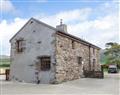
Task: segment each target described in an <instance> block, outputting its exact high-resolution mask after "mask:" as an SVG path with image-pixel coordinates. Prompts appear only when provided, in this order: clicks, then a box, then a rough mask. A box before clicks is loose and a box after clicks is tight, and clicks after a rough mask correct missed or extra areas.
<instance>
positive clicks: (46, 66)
mask: <svg viewBox="0 0 120 95" xmlns="http://www.w3.org/2000/svg"><path fill="white" fill-rule="evenodd" d="M40 60H41V70H42V71H48V70H50V67H51V66H50V57H41V58H40Z"/></svg>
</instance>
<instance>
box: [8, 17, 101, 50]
mask: <svg viewBox="0 0 120 95" xmlns="http://www.w3.org/2000/svg"><path fill="white" fill-rule="evenodd" d="M32 20H33V21H36V22H37V23H39V24H42V25H44V26H46V27H48V28H50V29H53V30H55V31H56V34H59V35H61V36H64V37H68V38H70V39H72V40H76V41H78V42H80V43H82V44H85V45H87V46H91V47H94V48H97V49H100V47H98V46H96V45H94V44H92V43H90V42H88V41H85V40H83V39H81V38H79V37H76V36H73V35H71V34H69V33H66V32H63V31H60V30H58V29H56V28H54V27H52V26H50V25H48V24H46V23H44V22H41V21H39V20H37V19H35V18H31V19H30V20H29V21H32ZM29 21H28V22H27V23H26V24H25V25H24V26H23V27H22V28H21V29H20V30H19V31H18V32H17V33H16V34H15V35H14V36H13V37H12V38H11V39H10V42H11V40H12V39H13V38H14V37H15V36H16V35H17V34H18V33H19V32H20V31H21V30H22V29H23V28H24V27H25V26H26V25H27V24H28V23H29Z"/></svg>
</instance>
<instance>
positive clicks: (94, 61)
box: [93, 59, 96, 70]
mask: <svg viewBox="0 0 120 95" xmlns="http://www.w3.org/2000/svg"><path fill="white" fill-rule="evenodd" d="M95 63H96V60H95V59H93V70H94V69H95Z"/></svg>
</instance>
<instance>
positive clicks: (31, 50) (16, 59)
mask: <svg viewBox="0 0 120 95" xmlns="http://www.w3.org/2000/svg"><path fill="white" fill-rule="evenodd" d="M31 20H33V19H31ZM31 20H30V21H31ZM30 21H29V22H28V23H27V25H26V26H25V27H24V28H23V29H22V30H21V32H19V33H18V34H17V35H16V36H15V37H14V38H13V39H12V40H11V62H12V64H11V67H10V79H11V80H16V79H18V81H25V82H35V81H36V76H35V72H36V71H35V67H34V66H30V65H32V64H33V65H34V64H35V62H36V58H37V56H42V55H48V56H51V70H50V72H49V75H47V74H48V73H46V75H47V76H48V77H46V78H47V79H46V78H45V79H44V80H46V81H48V80H53V79H54V65H53V64H52V63H54V59H55V57H54V52H55V47H54V40H55V37H54V36H53V34H54V33H55V30H54V29H51V28H49V27H46V26H45V25H43V24H40V23H38V22H36V21H34V20H33V23H32V24H30ZM33 31H35V32H33ZM21 37H22V38H24V40H26V42H25V43H26V45H25V46H26V49H25V51H24V52H22V53H16V52H15V41H16V39H19V38H21ZM39 41H41V43H40V44H39V43H38V42H39ZM44 74H45V73H44ZM44 74H43V73H41V75H44ZM46 81H45V83H47V82H46ZM43 83H44V82H43Z"/></svg>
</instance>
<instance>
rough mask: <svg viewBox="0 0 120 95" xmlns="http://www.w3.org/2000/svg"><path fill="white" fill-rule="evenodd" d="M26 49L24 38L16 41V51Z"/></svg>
mask: <svg viewBox="0 0 120 95" xmlns="http://www.w3.org/2000/svg"><path fill="white" fill-rule="evenodd" d="M24 49H25V47H24V40H23V39H20V40H17V41H16V51H17V52H23V51H24Z"/></svg>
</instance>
